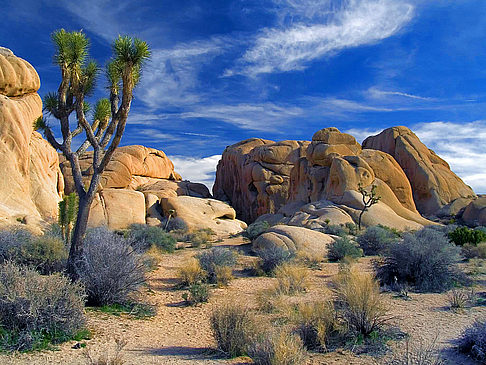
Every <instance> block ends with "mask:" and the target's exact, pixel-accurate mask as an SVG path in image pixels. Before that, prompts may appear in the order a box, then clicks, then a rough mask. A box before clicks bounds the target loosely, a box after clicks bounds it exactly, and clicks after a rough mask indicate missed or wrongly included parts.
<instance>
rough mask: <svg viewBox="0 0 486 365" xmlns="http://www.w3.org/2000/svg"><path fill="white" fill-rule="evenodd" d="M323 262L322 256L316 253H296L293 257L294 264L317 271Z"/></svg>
mask: <svg viewBox="0 0 486 365" xmlns="http://www.w3.org/2000/svg"><path fill="white" fill-rule="evenodd" d="M323 260H324V255H322V254H321V253H317V252H307V251H297V255H296V257H295V262H297V263H299V264H301V265H302V266H306V267H308V268H310V269H313V270H316V269H319V268H320V264H321V262H322V261H323Z"/></svg>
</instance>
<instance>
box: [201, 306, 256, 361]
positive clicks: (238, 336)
mask: <svg viewBox="0 0 486 365" xmlns="http://www.w3.org/2000/svg"><path fill="white" fill-rule="evenodd" d="M210 320H211V329H212V331H213V335H214V338H215V339H216V342H217V343H218V349H219V350H220V351H222V352H224V353H225V354H227V355H228V356H230V357H236V356H241V355H244V354H246V352H247V349H248V344H249V343H250V341H251V336H252V335H253V333H254V332H255V324H254V321H253V319H252V317H251V316H250V312H249V310H248V309H246V308H243V307H241V306H238V305H235V304H226V305H224V306H222V307H220V308H217V309H216V310H214V311H213V313H212V314H211V319H210Z"/></svg>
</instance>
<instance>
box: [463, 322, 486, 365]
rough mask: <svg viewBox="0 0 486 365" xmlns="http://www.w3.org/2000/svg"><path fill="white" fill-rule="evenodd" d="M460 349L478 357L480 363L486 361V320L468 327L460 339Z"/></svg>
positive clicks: (475, 357) (473, 356)
mask: <svg viewBox="0 0 486 365" xmlns="http://www.w3.org/2000/svg"><path fill="white" fill-rule="evenodd" d="M458 348H459V351H461V352H462V353H465V354H467V355H469V356H471V357H472V358H474V359H476V360H477V361H478V362H479V363H480V364H485V363H486V321H484V320H483V321H477V322H475V323H474V324H473V325H472V326H471V327H469V328H466V330H465V331H464V332H463V334H462V336H461V337H460V338H459V340H458Z"/></svg>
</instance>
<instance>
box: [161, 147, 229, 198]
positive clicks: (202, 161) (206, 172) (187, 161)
mask: <svg viewBox="0 0 486 365" xmlns="http://www.w3.org/2000/svg"><path fill="white" fill-rule="evenodd" d="M168 157H169V158H170V159H171V160H172V162H173V163H174V169H175V170H176V171H177V172H178V173H179V174H180V175H181V176H182V178H183V179H184V180H189V181H192V182H198V183H202V184H205V185H206V186H207V187H208V188H209V190H210V191H212V189H213V184H214V179H215V176H216V166H217V165H218V161H219V160H220V159H221V155H214V156H209V157H203V158H193V157H185V156H168Z"/></svg>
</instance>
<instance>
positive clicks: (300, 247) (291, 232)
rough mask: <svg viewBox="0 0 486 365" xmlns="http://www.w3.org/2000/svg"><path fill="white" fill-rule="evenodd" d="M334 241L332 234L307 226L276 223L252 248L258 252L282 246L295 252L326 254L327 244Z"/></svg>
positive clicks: (254, 242) (259, 237) (255, 241)
mask: <svg viewBox="0 0 486 365" xmlns="http://www.w3.org/2000/svg"><path fill="white" fill-rule="evenodd" d="M333 241H334V240H333V239H332V237H331V236H329V235H327V234H324V233H321V232H317V231H313V230H310V229H307V228H302V227H292V226H285V225H276V226H273V227H272V228H270V229H269V230H268V231H267V232H265V233H263V234H261V235H260V236H258V237H257V239H255V240H254V241H253V243H252V249H253V251H255V252H258V251H260V250H265V249H271V248H272V247H281V248H283V249H285V250H288V251H291V252H294V253H295V252H296V251H302V252H306V253H311V254H319V255H321V256H325V255H326V253H327V246H328V245H329V244H330V243H332V242H333Z"/></svg>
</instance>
